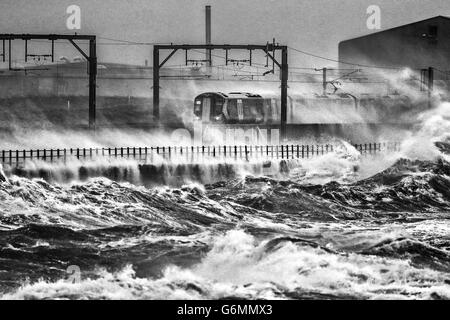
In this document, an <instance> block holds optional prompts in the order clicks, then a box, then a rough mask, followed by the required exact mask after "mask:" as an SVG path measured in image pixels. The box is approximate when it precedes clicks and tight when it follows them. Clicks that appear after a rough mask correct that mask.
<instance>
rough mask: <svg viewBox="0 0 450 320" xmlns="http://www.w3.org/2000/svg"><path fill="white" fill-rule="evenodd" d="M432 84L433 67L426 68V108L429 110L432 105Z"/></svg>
mask: <svg viewBox="0 0 450 320" xmlns="http://www.w3.org/2000/svg"><path fill="white" fill-rule="evenodd" d="M433 82H434V69H433V67H429V68H428V81H427V85H428V108H429V109H431V107H432V103H431V96H432V94H433Z"/></svg>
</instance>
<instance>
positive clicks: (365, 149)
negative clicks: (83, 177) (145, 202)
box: [0, 142, 400, 166]
mask: <svg viewBox="0 0 450 320" xmlns="http://www.w3.org/2000/svg"><path fill="white" fill-rule="evenodd" d="M353 147H355V149H356V150H358V151H359V152H360V153H361V154H362V155H370V154H377V153H380V152H395V151H398V150H399V149H400V143H398V142H379V143H364V144H354V145H353ZM336 148H337V145H333V144H307V145H298V144H297V145H294V144H291V145H261V146H256V145H251V146H249V145H234V146H188V147H181V146H178V147H177V146H174V147H170V146H167V147H120V148H118V147H114V148H70V149H34V150H1V151H0V163H2V164H4V165H10V166H18V165H20V164H23V163H25V162H26V161H28V160H30V161H35V160H38V161H48V162H57V161H64V162H65V161H68V160H73V159H78V160H94V159H98V158H112V159H133V160H136V161H140V162H145V163H153V162H155V161H158V160H164V161H173V160H177V161H187V162H198V161H203V160H206V159H214V158H215V159H225V160H226V159H230V160H245V161H249V160H251V159H286V160H287V159H307V158H311V157H315V156H320V155H324V154H327V153H330V152H334V151H335V150H336Z"/></svg>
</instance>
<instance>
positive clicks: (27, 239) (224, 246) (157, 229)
mask: <svg viewBox="0 0 450 320" xmlns="http://www.w3.org/2000/svg"><path fill="white" fill-rule="evenodd" d="M447 109H448V106H447ZM447 109H446V110H447ZM428 120H429V121H428ZM428 120H427V121H428V123H427V126H425V125H424V126H423V127H422V128H419V129H418V130H417V131H416V132H415V133H413V134H411V136H410V137H409V138H408V139H405V140H404V141H403V142H402V148H401V150H400V151H399V152H396V153H389V154H382V155H377V156H362V155H361V154H359V152H358V151H357V150H355V149H354V148H353V147H352V146H351V145H350V144H348V143H346V142H344V141H343V142H342V143H341V148H337V149H336V150H335V151H334V152H332V153H329V154H326V155H323V156H318V157H315V158H313V159H304V160H289V161H274V160H273V161H272V163H270V166H269V165H268V164H267V163H265V164H264V165H261V164H260V163H256V162H255V163H238V162H236V163H228V164H221V163H212V164H202V163H199V164H197V165H195V166H193V167H190V168H189V169H186V168H184V170H182V171H181V172H182V174H176V172H178V173H179V172H180V171H179V170H178V171H177V168H176V167H177V166H178V167H179V166H180V165H175V164H174V165H171V164H161V166H160V167H159V169H154V170H147V169H146V167H145V166H144V165H141V164H139V163H135V162H133V161H123V162H120V163H107V162H106V163H105V162H102V163H99V162H93V163H91V164H89V165H88V164H82V163H79V164H77V163H74V164H70V165H69V164H64V165H63V164H44V163H35V164H33V165H30V166H28V167H25V168H22V169H21V170H19V171H17V170H9V169H8V168H6V167H4V168H3V169H2V171H1V175H0V297H1V298H2V299H229V298H233V299H449V298H450V162H449V160H450V157H449V152H450V140H449V139H448V137H446V136H445V134H446V133H447V132H449V130H448V129H449V126H448V124H446V122H444V120H445V119H444V118H443V116H437V118H436V116H433V117H431V118H429V119H428ZM439 126H440V127H439ZM437 128H440V129H439V131H440V132H437V131H436V130H437ZM267 168H270V170H267ZM263 169H264V170H263Z"/></svg>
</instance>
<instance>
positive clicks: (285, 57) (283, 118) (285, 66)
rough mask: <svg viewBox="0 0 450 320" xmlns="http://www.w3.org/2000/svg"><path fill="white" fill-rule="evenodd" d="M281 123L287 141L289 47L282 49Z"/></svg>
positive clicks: (282, 136) (282, 132)
mask: <svg viewBox="0 0 450 320" xmlns="http://www.w3.org/2000/svg"><path fill="white" fill-rule="evenodd" d="M281 48H282V49H281V123H280V129H281V130H280V131H281V132H280V136H281V140H282V141H283V140H285V139H286V137H287V136H286V122H287V89H288V85H287V81H288V52H287V47H286V46H283V47H281Z"/></svg>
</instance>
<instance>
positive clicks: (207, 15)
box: [205, 6, 212, 68]
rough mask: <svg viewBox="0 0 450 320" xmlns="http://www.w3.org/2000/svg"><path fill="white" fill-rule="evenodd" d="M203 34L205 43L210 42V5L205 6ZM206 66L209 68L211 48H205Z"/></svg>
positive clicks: (210, 64)
mask: <svg viewBox="0 0 450 320" xmlns="http://www.w3.org/2000/svg"><path fill="white" fill-rule="evenodd" d="M205 28H206V30H205V36H206V39H205V40H206V44H211V6H206V7H205ZM205 60H206V61H207V64H208V67H209V68H211V66H212V61H211V49H206V59H205Z"/></svg>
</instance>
